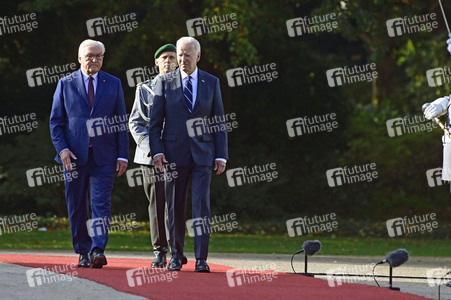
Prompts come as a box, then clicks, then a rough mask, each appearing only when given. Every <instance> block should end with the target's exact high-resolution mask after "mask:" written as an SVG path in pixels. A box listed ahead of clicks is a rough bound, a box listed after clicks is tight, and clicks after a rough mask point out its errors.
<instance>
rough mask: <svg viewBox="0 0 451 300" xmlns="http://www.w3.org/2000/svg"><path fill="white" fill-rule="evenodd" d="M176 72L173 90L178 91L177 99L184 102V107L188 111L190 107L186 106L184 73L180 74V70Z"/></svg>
mask: <svg viewBox="0 0 451 300" xmlns="http://www.w3.org/2000/svg"><path fill="white" fill-rule="evenodd" d="M175 72H177V73H176V77H175V78H174V80H172V87H173V90H174V91H176V93H177V98H176V99H180V101H181V102H182V105H183V106H184V107H185V109H186V110H188V107H187V106H186V101H185V95H184V94H183V81H182V73H180V69H177V70H176V71H175ZM188 111H189V110H188Z"/></svg>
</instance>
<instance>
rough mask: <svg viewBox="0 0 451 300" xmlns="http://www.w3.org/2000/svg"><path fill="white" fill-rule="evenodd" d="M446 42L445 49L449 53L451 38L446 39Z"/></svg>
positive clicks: (450, 51) (450, 52)
mask: <svg viewBox="0 0 451 300" xmlns="http://www.w3.org/2000/svg"><path fill="white" fill-rule="evenodd" d="M446 43H447V44H448V47H447V48H446V50H448V52H449V54H450V55H451V39H447V40H446Z"/></svg>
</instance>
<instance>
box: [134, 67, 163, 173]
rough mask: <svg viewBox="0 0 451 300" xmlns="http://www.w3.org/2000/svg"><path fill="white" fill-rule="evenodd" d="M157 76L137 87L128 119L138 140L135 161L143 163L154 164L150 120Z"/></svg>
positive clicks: (135, 138) (136, 140)
mask: <svg viewBox="0 0 451 300" xmlns="http://www.w3.org/2000/svg"><path fill="white" fill-rule="evenodd" d="M157 78H158V76H157V77H155V78H154V79H153V80H152V81H145V82H142V83H140V84H138V86H137V87H136V94H135V102H134V103H133V108H132V112H131V113H130V118H129V121H128V124H129V127H130V133H131V134H132V137H133V139H134V140H135V142H136V151H135V159H134V162H135V163H137V164H142V165H153V161H152V156H151V155H150V143H149V121H150V112H151V111H152V105H153V96H154V95H155V93H154V92H153V89H154V87H155V84H156V81H157Z"/></svg>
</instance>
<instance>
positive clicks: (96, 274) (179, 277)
mask: <svg viewBox="0 0 451 300" xmlns="http://www.w3.org/2000/svg"><path fill="white" fill-rule="evenodd" d="M77 260H78V259H77V257H75V256H49V255H0V262H4V263H8V264H17V265H21V266H27V267H32V268H46V269H48V270H57V271H58V273H62V274H71V273H73V272H74V271H75V272H77V273H76V276H77V277H80V278H85V279H89V280H92V281H95V282H98V283H102V284H105V285H108V286H110V287H112V288H114V289H116V290H118V291H122V292H127V293H131V294H135V295H140V296H144V297H148V298H151V299H201V298H205V299H227V300H228V299H272V300H273V299H327V300H329V299H375V300H376V299H377V300H380V299H409V300H411V299H426V298H424V297H420V296H416V295H412V294H406V293H400V292H396V291H391V290H389V289H387V288H378V287H374V286H368V285H363V284H347V283H343V284H342V285H340V286H335V287H329V285H328V282H327V280H321V279H315V278H311V277H305V276H300V275H295V274H287V273H274V272H270V271H267V272H264V273H253V274H246V275H245V276H244V277H243V276H239V275H238V274H235V276H230V274H229V276H227V273H226V272H227V270H231V269H233V268H231V267H226V266H221V265H215V264H211V263H209V265H210V269H211V273H210V274H206V273H195V272H193V270H194V262H193V261H189V262H188V264H187V265H184V266H183V269H182V271H181V272H166V271H160V272H157V273H153V274H149V273H145V274H144V275H143V273H142V270H136V271H128V270H130V269H135V268H146V269H147V272H150V271H149V269H148V268H149V264H150V259H128V258H108V265H107V266H105V267H103V269H78V268H74V269H71V268H70V267H69V266H70V265H71V264H75V263H76V262H77ZM127 271H128V272H127ZM229 273H230V272H229ZM146 278H147V281H146ZM24 280H26V275H25V274H24ZM150 280H152V282H149V281H150ZM229 283H230V285H229ZM37 285H39V284H37ZM130 285H131V286H130ZM231 285H235V286H233V287H231Z"/></svg>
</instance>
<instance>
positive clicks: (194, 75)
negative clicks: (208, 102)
mask: <svg viewBox="0 0 451 300" xmlns="http://www.w3.org/2000/svg"><path fill="white" fill-rule="evenodd" d="M180 74H182V80H185V78H186V77H188V74H186V73H185V72H183V70H182V69H180ZM198 74H199V72H198V69H197V67H196V69H195V70H194V72H193V73H191V74H190V76H191V78H192V79H193V80H197V75H198Z"/></svg>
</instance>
